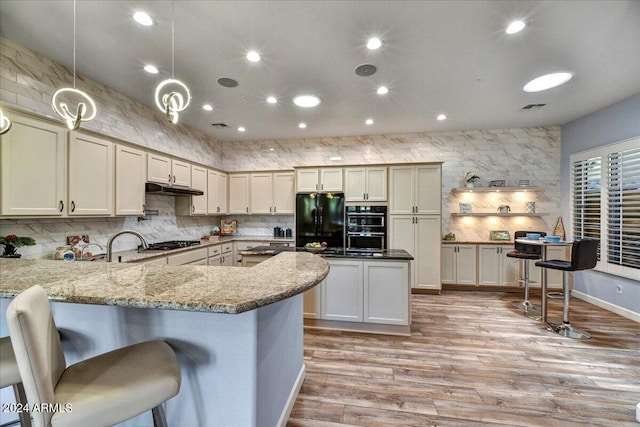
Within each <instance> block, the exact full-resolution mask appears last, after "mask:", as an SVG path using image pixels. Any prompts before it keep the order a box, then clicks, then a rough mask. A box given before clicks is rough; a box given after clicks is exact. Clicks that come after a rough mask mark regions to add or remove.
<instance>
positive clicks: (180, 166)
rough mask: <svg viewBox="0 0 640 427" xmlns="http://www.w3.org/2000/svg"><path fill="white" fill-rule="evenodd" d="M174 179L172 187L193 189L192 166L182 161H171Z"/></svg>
mask: <svg viewBox="0 0 640 427" xmlns="http://www.w3.org/2000/svg"><path fill="white" fill-rule="evenodd" d="M171 173H172V175H173V179H172V181H171V185H173V186H176V187H186V188H191V164H190V163H187V162H183V161H181V160H172V161H171Z"/></svg>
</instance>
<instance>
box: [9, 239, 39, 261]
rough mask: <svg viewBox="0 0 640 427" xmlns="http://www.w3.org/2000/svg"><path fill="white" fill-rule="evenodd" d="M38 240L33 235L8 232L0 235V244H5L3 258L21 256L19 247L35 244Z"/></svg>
mask: <svg viewBox="0 0 640 427" xmlns="http://www.w3.org/2000/svg"><path fill="white" fill-rule="evenodd" d="M35 244H36V241H35V240H33V239H32V238H31V237H18V236H16V235H15V234H7V235H6V236H4V237H2V236H0V245H3V246H4V250H3V252H2V257H3V258H20V257H21V256H22V255H21V254H19V253H18V251H17V248H20V247H22V246H33V245H35Z"/></svg>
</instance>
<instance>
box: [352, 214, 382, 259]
mask: <svg viewBox="0 0 640 427" xmlns="http://www.w3.org/2000/svg"><path fill="white" fill-rule="evenodd" d="M345 222H346V230H345V240H346V242H345V243H346V249H347V251H358V252H362V251H369V252H379V251H384V250H385V249H386V241H387V207H386V206H347V207H346V210H345Z"/></svg>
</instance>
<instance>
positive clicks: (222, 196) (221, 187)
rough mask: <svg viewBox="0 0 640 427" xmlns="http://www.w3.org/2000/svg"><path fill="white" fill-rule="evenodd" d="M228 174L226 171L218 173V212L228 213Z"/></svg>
mask: <svg viewBox="0 0 640 427" xmlns="http://www.w3.org/2000/svg"><path fill="white" fill-rule="evenodd" d="M227 180H228V178H227V174H226V173H221V172H218V173H217V177H216V183H217V185H216V188H217V191H216V193H217V195H218V213H221V214H226V213H227V199H228V198H227Z"/></svg>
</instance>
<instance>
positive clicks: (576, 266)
mask: <svg viewBox="0 0 640 427" xmlns="http://www.w3.org/2000/svg"><path fill="white" fill-rule="evenodd" d="M599 243H600V239H590V238H584V239H579V240H576V241H574V242H573V244H572V245H571V261H563V260H556V259H553V260H548V261H538V262H536V266H538V267H543V268H550V269H552V270H562V271H563V275H562V291H563V293H564V302H563V304H562V323H561V324H553V323H549V327H550V328H551V329H550V330H551V331H553V332H555V333H556V334H558V335H562V336H563V337H569V338H591V335H589V334H588V333H586V332H584V331H580V330H578V329H574V328H573V327H572V326H571V323H570V322H569V297H570V295H569V272H570V271H581V270H590V269H592V268H593V267H595V266H596V263H597V262H598V244H599Z"/></svg>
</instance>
